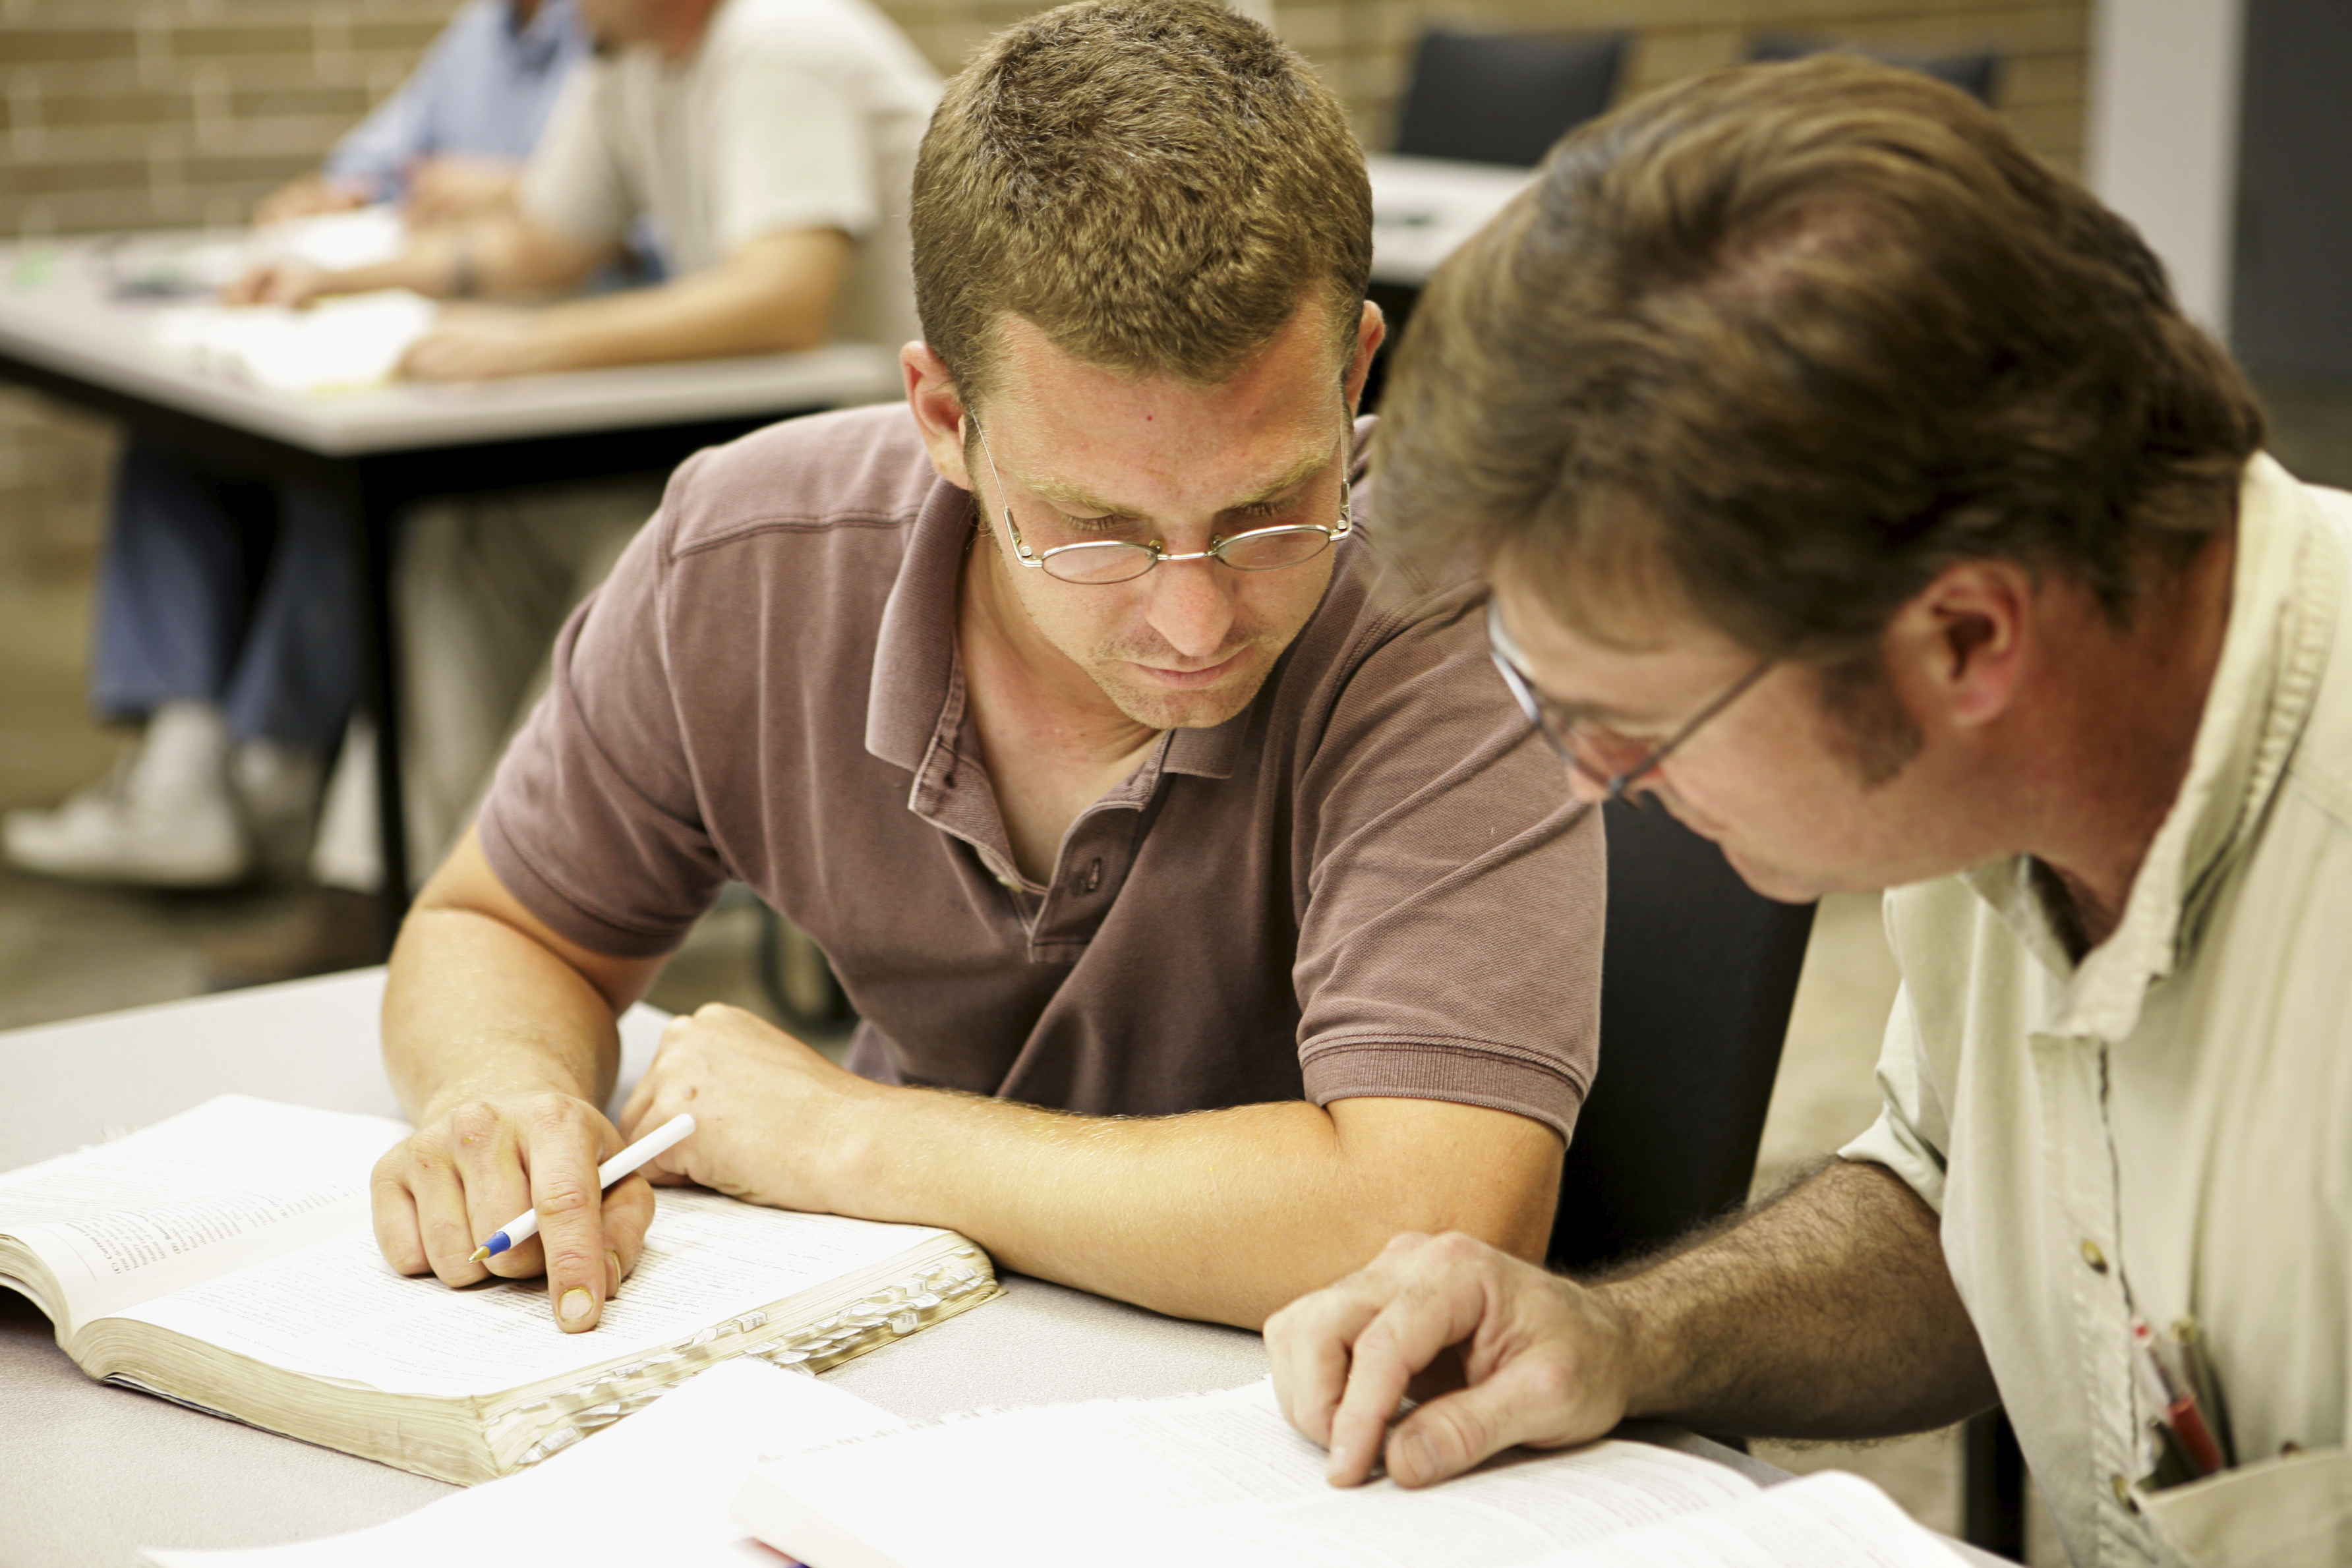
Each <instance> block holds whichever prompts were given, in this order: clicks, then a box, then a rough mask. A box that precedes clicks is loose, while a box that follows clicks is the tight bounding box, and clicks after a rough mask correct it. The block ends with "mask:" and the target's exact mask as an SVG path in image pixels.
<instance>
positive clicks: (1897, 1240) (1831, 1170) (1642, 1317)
mask: <svg viewBox="0 0 2352 1568" xmlns="http://www.w3.org/2000/svg"><path fill="white" fill-rule="evenodd" d="M1601 1295H1602V1297H1603V1298H1604V1299H1606V1300H1607V1301H1610V1302H1611V1303H1612V1305H1613V1306H1615V1307H1616V1308H1617V1309H1618V1311H1619V1312H1622V1314H1623V1315H1624V1317H1625V1319H1626V1322H1627V1324H1628V1329H1629V1335H1630V1354H1631V1356H1632V1358H1633V1366H1632V1369H1631V1386H1630V1390H1629V1393H1630V1402H1629V1408H1628V1411H1627V1413H1628V1414H1629V1415H1633V1416H1663V1417H1667V1418H1670V1419H1673V1420H1676V1421H1680V1422H1683V1423H1685V1424H1686V1425H1689V1426H1692V1427H1697V1428H1699V1429H1700V1430H1702V1431H1722V1432H1740V1433H1747V1434H1753V1435H1755V1436H1759V1437H1824V1438H1828V1437H1846V1438H1851V1437H1871V1436H1889V1435H1894V1434H1897V1433H1903V1432H1916V1431H1920V1430H1924V1429H1926V1428H1928V1427H1939V1426H1943V1425H1945V1424H1947V1423H1948V1422H1951V1421H1956V1420H1958V1419H1959V1418H1960V1417H1962V1416H1968V1415H1970V1414H1973V1413H1974V1412H1976V1411H1978V1410H1981V1409H1983V1408H1985V1407H1986V1406H1990V1404H1992V1403H1993V1401H1994V1400H1995V1399H1996V1398H1997V1397H1998V1394H1997V1392H1996V1390H1995V1389H1994V1386H1993V1382H1992V1374H1991V1372H1990V1369H1989V1368H1988V1366H1987V1365H1986V1364H1985V1359H1984V1353H1983V1350H1982V1348H1981V1347H1980V1345H1979V1342H1978V1339H1977V1334H1976V1330H1975V1328H1974V1327H1973V1326H1972V1325H1971V1324H1970V1322H1969V1317H1968V1313H1967V1311H1966V1310H1965V1308H1963V1307H1962V1305H1961V1303H1960V1298H1959V1292H1958V1291H1956V1290H1955V1289H1954V1288H1953V1286H1952V1277H1951V1273H1950V1270H1948V1268H1947V1267H1946V1265H1945V1261H1944V1252H1943V1247H1942V1244H1941V1242H1940V1241H1939V1239H1937V1218H1936V1215H1935V1213H1934V1211H1933V1210H1931V1209H1929V1208H1928V1207H1927V1205H1926V1204H1925V1203H1922V1202H1921V1201H1920V1200H1919V1197H1918V1196H1917V1195H1916V1193H1914V1192H1912V1190H1911V1189H1910V1188H1909V1187H1907V1186H1905V1185H1904V1184H1903V1183H1902V1181H1901V1180H1900V1179H1898V1178H1897V1177H1896V1176H1895V1175H1894V1174H1893V1173H1892V1172H1890V1171H1888V1170H1887V1169H1886V1168H1885V1167H1884V1166H1878V1165H1874V1164H1869V1163H1866V1162H1862V1161H1846V1160H1838V1161H1833V1162H1832V1163H1831V1164H1830V1166H1828V1167H1827V1168H1825V1169H1823V1170H1822V1171H1821V1172H1819V1173H1818V1174H1817V1175H1815V1176H1813V1177H1812V1178H1811V1180H1809V1181H1807V1182H1805V1183H1804V1184H1803V1185H1802V1186H1799V1187H1798V1188H1796V1189H1795V1190H1794V1191H1792V1192H1790V1194H1789V1195H1788V1196H1787V1197H1783V1198H1781V1199H1780V1200H1779V1201H1778V1202H1776V1203H1773V1204H1770V1205H1769V1206H1768V1207H1764V1208H1762V1209H1760V1210H1758V1211H1755V1212H1752V1213H1750V1214H1748V1215H1747V1216H1744V1217H1742V1218H1740V1219H1738V1221H1736V1222H1733V1223H1732V1224H1730V1225H1728V1226H1727V1227H1726V1228H1723V1229H1722V1230H1720V1231H1718V1232H1717V1233H1716V1234H1715V1235H1713V1236H1712V1237H1710V1238H1708V1239H1706V1240H1704V1241H1701V1242H1700V1243H1699V1244H1697V1245H1696V1246H1694V1247H1691V1248H1689V1249H1686V1250H1684V1251H1682V1252H1680V1253H1678V1254H1677V1255H1675V1256H1674V1257H1672V1258H1670V1259H1668V1260H1665V1261H1664V1262H1662V1263H1659V1264H1657V1265H1656V1266H1654V1267H1653V1268H1649V1269H1646V1270H1643V1271H1641V1272H1639V1273H1636V1274H1633V1275H1632V1276H1630V1277H1627V1278H1624V1279H1621V1280H1618V1281H1614V1282H1612V1283H1609V1284H1605V1285H1603V1286H1601Z"/></svg>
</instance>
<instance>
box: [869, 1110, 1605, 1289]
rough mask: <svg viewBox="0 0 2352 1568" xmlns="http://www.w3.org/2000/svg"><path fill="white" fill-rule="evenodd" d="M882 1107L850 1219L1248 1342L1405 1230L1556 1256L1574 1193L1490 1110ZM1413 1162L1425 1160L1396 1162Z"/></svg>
mask: <svg viewBox="0 0 2352 1568" xmlns="http://www.w3.org/2000/svg"><path fill="white" fill-rule="evenodd" d="M885 1093H886V1094H887V1097H888V1103H887V1105H886V1106H885V1107H883V1109H884V1113H883V1114H881V1115H878V1116H873V1117H868V1118H865V1119H864V1121H865V1129H866V1130H865V1131H864V1132H863V1133H862V1134H853V1135H852V1138H851V1144H852V1148H851V1151H850V1153H849V1155H848V1159H847V1166H848V1168H847V1172H846V1175H847V1177H848V1180H847V1192H846V1194H845V1197H844V1200H843V1202H842V1204H841V1205H840V1207H841V1208H842V1212H844V1213H854V1214H868V1215H871V1216H872V1217H873V1218H901V1219H909V1220H923V1221H929V1222H930V1223H935V1224H943V1225H949V1226H952V1227H953V1228H957V1229H959V1230H961V1231H962V1232H964V1234H966V1235H968V1236H970V1237H971V1238H972V1239H974V1240H976V1241H979V1242H980V1243H981V1244H982V1246H984V1247H986V1248H987V1249H989V1250H990V1252H991V1253H992V1254H993V1255H994V1257H995V1258H996V1259H997V1260H998V1261H999V1262H1000V1263H1002V1264H1003V1265H1004V1266H1006V1267H1008V1268H1012V1269H1015V1270H1020V1271H1021V1272H1023V1273H1027V1274H1035V1275H1037V1276H1039V1277H1040V1278H1044V1279H1049V1280H1055V1281H1060V1282H1062V1283H1065V1284H1070V1285H1076V1286H1078V1287H1080V1288H1082V1289H1085V1290H1089V1291H1096V1292H1097V1293H1098V1294H1102V1295H1107V1296H1113V1297H1117V1298H1118V1299H1120V1300H1122V1301H1134V1302H1136V1303H1138V1304H1139V1305H1142V1306H1147V1307H1150V1308H1153V1309H1155V1310H1157V1311H1160V1312H1169V1313H1171V1314H1173V1315H1176V1316H1179V1317H1189V1318H1202V1319H1207V1320H1211V1321H1214V1322H1230V1323H1237V1324H1240V1325H1242V1326H1244V1327H1247V1328H1256V1327H1257V1326H1259V1325H1260V1324H1261V1323H1263V1322H1265V1318H1266V1317H1267V1315H1268V1314H1270V1313H1271V1312H1274V1311H1275V1310H1276V1309H1277V1308H1279V1307H1281V1306H1282V1305H1284V1304H1285V1303H1286V1302H1287V1301H1291V1300H1292V1299H1293V1298H1295V1297H1297V1296H1298V1295H1299V1294H1301V1293H1302V1292H1304V1291H1310V1290H1314V1289H1316V1288H1318V1287H1320V1286H1322V1285H1326V1284H1328V1283H1329V1282H1330V1281H1333V1280H1335V1279H1337V1278H1339V1276H1340V1275H1342V1274H1345V1273H1347V1272H1348V1271H1349V1270H1352V1269H1356V1268H1360V1267H1361V1266H1362V1265H1363V1264H1364V1263H1365V1262H1366V1261H1367V1260H1369V1259H1370V1258H1371V1257H1372V1256H1373V1254H1375V1253H1377V1252H1378V1251H1379V1250H1380V1249H1381V1247H1382V1246H1383V1245H1384V1244H1385V1243H1386V1242H1387V1241H1388V1239H1389V1238H1390V1237H1391V1235H1393V1234H1395V1233H1396V1232H1397V1231H1399V1230H1406V1229H1417V1228H1418V1229H1441V1228H1454V1229H1462V1230H1467V1231H1469V1232H1470V1233H1472V1234H1474V1235H1477V1236H1480V1237H1482V1238H1484V1239H1486V1240H1489V1241H1491V1242H1493V1243H1494V1244H1495V1245H1496V1246H1498V1247H1502V1248H1505V1249H1509V1250H1512V1251H1516V1252H1518V1253H1520V1254H1521V1255H1523V1256H1524V1255H1533V1256H1540V1255H1541V1253H1542V1250H1543V1246H1544V1243H1545V1240H1546V1239H1547V1238H1548V1237H1549V1232H1550V1226H1551V1199H1552V1198H1553V1197H1556V1196H1557V1189H1558V1186H1559V1146H1560V1145H1559V1139H1558V1138H1557V1136H1555V1135H1554V1134H1552V1133H1551V1132H1550V1130H1549V1129H1548V1128H1546V1127H1544V1126H1542V1125H1541V1124H1538V1123H1534V1122H1529V1121H1526V1120H1524V1119H1523V1118H1520V1117H1517V1116H1512V1115H1509V1114H1507V1113H1501V1112H1494V1111H1486V1110H1482V1109H1479V1108H1477V1107H1474V1106H1462V1105H1447V1104H1440V1103H1432V1102H1423V1101H1360V1100H1359V1101H1345V1102H1340V1103H1339V1105H1335V1106H1334V1107H1333V1108H1332V1110H1331V1111H1327V1110H1325V1109H1324V1108H1322V1107H1319V1106H1317V1105H1313V1104H1310V1103H1306V1102H1303V1101H1293V1102H1286V1103H1275V1104H1263V1105H1246V1106H1237V1107H1234V1108H1232V1109H1229V1110H1222V1111H1209V1112H1201V1113H1194V1114H1191V1115H1185V1116H1170V1117H1154V1118H1136V1119H1132V1120H1129V1119H1121V1118H1110V1117H1095V1116H1075V1115H1068V1114H1064V1113H1055V1112H1049V1111H1041V1110H1038V1109H1036V1108H1034V1107H1032V1106H1025V1105H1018V1104H1013V1103H1007V1102H1003V1101H994V1100H984V1099H978V1098H974V1097H971V1096H965V1095H953V1094H945V1093H940V1092H933V1091H923V1090H894V1091H886V1092H885ZM1343 1107H1345V1108H1349V1113H1350V1117H1351V1121H1350V1124H1349V1126H1348V1127H1346V1128H1345V1129H1343V1128H1342V1126H1341V1125H1340V1124H1339V1121H1338V1120H1336V1119H1335V1117H1334V1114H1333V1112H1334V1111H1339V1110H1340V1109H1342V1108H1343ZM1407 1118H1410V1119H1411V1126H1410V1127H1409V1128H1408V1127H1407V1126H1406V1119H1407ZM1351 1145H1353V1146H1351ZM1405 1145H1411V1146H1412V1147H1413V1148H1415V1149H1416V1150H1417V1153H1418V1155H1419V1157H1413V1156H1412V1155H1404V1156H1402V1157H1400V1149H1401V1148H1402V1147H1403V1146H1405Z"/></svg>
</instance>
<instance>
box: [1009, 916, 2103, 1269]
mask: <svg viewBox="0 0 2352 1568" xmlns="http://www.w3.org/2000/svg"><path fill="white" fill-rule="evenodd" d="M996 880H997V881H998V882H999V883H1003V885H1004V886H1006V887H1009V888H1011V889H1013V892H1015V893H1018V892H1020V891H1021V884H1020V883H1017V882H1015V881H1013V878H1011V877H1009V876H1000V877H998V878H997V879H996ZM2083 1245H2084V1246H2085V1247H2088V1246H2089V1245H2090V1243H2089V1242H2087V1241H2085V1242H2084V1243H2083Z"/></svg>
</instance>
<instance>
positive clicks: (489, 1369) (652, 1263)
mask: <svg viewBox="0 0 2352 1568" xmlns="http://www.w3.org/2000/svg"><path fill="white" fill-rule="evenodd" d="M656 1203H657V1206H658V1207H657V1208H656V1214H655V1218H654V1223H653V1227H652V1228H651V1229H650V1230H648V1231H647V1232H646V1249H645V1252H644V1255H643V1257H642V1258H641V1260H639V1262H638V1264H637V1270H636V1272H635V1274H633V1275H631V1276H630V1277H629V1280H628V1281H627V1282H626V1283H625V1284H624V1285H623V1286H622V1288H621V1293H620V1295H619V1296H618V1297H617V1298H615V1299H614V1300H613V1301H610V1302H608V1303H606V1305H605V1308H604V1317H603V1319H602V1320H601V1324H600V1326H599V1327H598V1328H597V1329H596V1330H595V1332H594V1333H593V1334H591V1335H588V1336H586V1337H585V1338H584V1339H583V1337H581V1336H578V1335H572V1334H566V1333H562V1332H560V1331H559V1330H558V1329H557V1328H556V1326H555V1322H554V1320H553V1318H552V1317H551V1314H550V1312H549V1310H548V1304H547V1291H546V1287H545V1284H544V1282H543V1281H538V1280H530V1281H513V1282H510V1283H508V1282H501V1283H499V1284H494V1285H487V1286H482V1287H478V1288H476V1289H472V1290H466V1291H452V1290H450V1289H449V1288H448V1287H447V1286H446V1285H443V1284H441V1283H440V1282H439V1281H436V1280H434V1279H433V1278H431V1277H430V1276H426V1277H424V1278H420V1279H404V1278H402V1277H401V1276H400V1275H397V1274H394V1272H393V1271H392V1270H390V1269H389V1268H388V1267H386V1266H385V1264H384V1262H383V1258H382V1256H381V1255H380V1254H379V1253H378V1252H377V1250H376V1247H375V1241H374V1239H373V1235H372V1233H370V1232H368V1231H366V1230H364V1229H362V1230H361V1231H359V1232H357V1233H354V1234H351V1235H346V1236H341V1237H338V1238H335V1239H331V1240H327V1241H322V1242H319V1243H316V1244H314V1245H312V1246H310V1247H307V1248H304V1249H300V1250H299V1251H296V1252H292V1253H289V1254H287V1255H286V1256H284V1257H280V1258H277V1259H272V1260H268V1261H265V1262H262V1263H259V1264H257V1265H254V1266H253V1267H250V1268H247V1269H244V1270H239V1271H237V1272H236V1273H235V1274H231V1275H227V1276H225V1277H223V1278H221V1279H217V1280H213V1281H202V1282H199V1283H197V1284H194V1285H192V1286H189V1287H188V1288H186V1289H184V1290H182V1291H177V1292H175V1293H173V1295H171V1296H168V1297H165V1298H163V1299H162V1300H159V1301H147V1302H144V1303H142V1304H140V1305H138V1306H135V1307H132V1308H131V1309H129V1310H127V1311H125V1312H121V1313H120V1314H117V1315H120V1316H123V1317H128V1318H133V1319H136V1320H138V1321H140V1322H151V1323H154V1324H157V1325H159V1326H161V1327H163V1328H168V1329H172V1330H174V1331H176V1332H178V1333H183V1334H186V1335H188V1336H189V1337H191V1338H194V1339H199V1340H203V1341H205V1342H207V1343H213V1344H217V1345H221V1346H223V1347H225V1348H226V1349H229V1350H233V1351H236V1352H237V1353H239V1354H244V1355H248V1356H251V1357H252V1358H253V1359H255V1360H257V1361H260V1362H265V1363H268V1364H270V1365H274V1366H282V1367H286V1368H289V1369H290V1370H292V1371H296V1372H303V1373H309V1374H311V1375H317V1376H321V1377H331V1378H337V1379H341V1380H343V1381H345V1382H351V1383H359V1384H364V1385H369V1386H371V1387H374V1388H380V1389H384V1390H387V1391H391V1392H397V1393H410V1394H427V1395H466V1394H491V1393H497V1392H499V1391H500V1390H503V1389H509V1388H516V1387H520V1386H522V1385H526V1384H530V1383H535V1382H538V1381H539V1380H541V1378H547V1377H555V1376H560V1375H563V1374H565V1373H567V1372H570V1371H572V1370H575V1369H578V1368H581V1367H583V1365H586V1364H594V1363H600V1362H603V1361H606V1360H609V1359H611V1358H614V1357H622V1356H632V1355H640V1354H657V1353H659V1352H661V1351H664V1350H667V1349H671V1348H674V1347H675V1346H677V1345H679V1344H682V1343H686V1342H687V1341H688V1340H689V1339H690V1338H691V1337H692V1336H694V1335H696V1334H697V1333H700V1332H702V1331H704V1330H707V1329H709V1326H710V1325H711V1324H713V1323H715V1322H720V1321H721V1320H726V1319H732V1318H736V1317H738V1316H739V1315H740V1314H746V1313H750V1312H753V1311H754V1310H755V1309H757V1308H760V1307H763V1306H765V1305H767V1304H768V1303H769V1302H771V1301H781V1300H782V1299H783V1298H784V1297H786V1296H790V1295H792V1294H793V1293H794V1292H796V1291H803V1290H805V1289H808V1288H809V1287H811V1286H814V1285H816V1284H820V1283H822V1282H823V1281H826V1280H829V1279H832V1278H835V1277H836V1276H838V1275H842V1274H845V1273H849V1272H852V1271H854V1270H859V1269H863V1268H866V1267H869V1266H871V1265H873V1264H876V1263H879V1262H882V1261H883V1260H886V1259H888V1258H890V1257H892V1256H893V1255H895V1254H897V1253H898V1252H901V1251H904V1250H905V1249H908V1248H909V1247H912V1246H914V1245H916V1244H917V1243H918V1242H920V1241H922V1240H924V1239H927V1238H929V1237H933V1236H937V1235H939V1234H940V1232H939V1231H938V1230H936V1229H929V1228H923V1227H920V1226H908V1225H877V1224H874V1223H871V1222H869V1221H866V1220H859V1219H841V1218H835V1217H834V1216H831V1215H816V1214H792V1213H786V1212H783V1211H782V1210H778V1209H772V1208H759V1207H753V1206H751V1205H750V1204H744V1203H738V1202H736V1201H735V1200H734V1199H732V1198H728V1197H719V1196H718V1195H716V1194H714V1193H706V1192H698V1191H685V1190H679V1189H675V1188H661V1189H658V1190H657V1192H656Z"/></svg>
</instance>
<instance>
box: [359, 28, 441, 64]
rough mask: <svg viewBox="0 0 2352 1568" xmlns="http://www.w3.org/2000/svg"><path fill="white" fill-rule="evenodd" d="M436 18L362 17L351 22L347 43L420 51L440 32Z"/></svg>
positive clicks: (362, 47)
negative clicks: (379, 19) (411, 19)
mask: <svg viewBox="0 0 2352 1568" xmlns="http://www.w3.org/2000/svg"><path fill="white" fill-rule="evenodd" d="M442 26H443V24H442V23H440V22H437V21H424V20H416V21H391V20H383V21H375V20H371V21H365V22H359V23H355V24H354V25H353V26H352V29H351V31H350V33H349V34H348V35H346V37H347V39H348V44H347V47H351V48H353V49H383V50H392V49H401V50H406V51H409V52H411V53H415V54H419V55H421V54H423V53H424V52H425V46H426V45H427V44H430V43H431V42H432V41H433V40H434V39H435V38H436V37H438V36H439V34H440V32H441V28H442Z"/></svg>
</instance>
